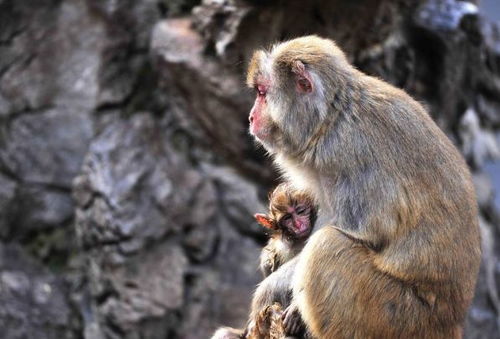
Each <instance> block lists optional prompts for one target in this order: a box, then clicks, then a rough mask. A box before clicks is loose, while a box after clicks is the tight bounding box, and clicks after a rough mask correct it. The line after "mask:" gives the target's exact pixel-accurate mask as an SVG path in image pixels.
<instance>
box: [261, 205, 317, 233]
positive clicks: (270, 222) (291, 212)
mask: <svg viewBox="0 0 500 339" xmlns="http://www.w3.org/2000/svg"><path fill="white" fill-rule="evenodd" d="M255 219H256V220H257V222H258V223H259V224H261V225H262V226H264V227H265V228H268V229H270V230H272V231H274V232H282V233H283V234H284V235H285V236H287V237H289V238H292V239H296V240H299V239H305V238H307V237H309V235H310V234H311V232H312V230H313V227H314V223H315V221H316V207H314V206H313V205H312V204H311V202H310V201H293V202H291V201H289V203H287V204H286V205H280V206H275V208H273V209H271V213H270V215H266V214H256V215H255Z"/></svg>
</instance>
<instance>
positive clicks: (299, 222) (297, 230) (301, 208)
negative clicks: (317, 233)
mask: <svg viewBox="0 0 500 339" xmlns="http://www.w3.org/2000/svg"><path fill="white" fill-rule="evenodd" d="M287 212H288V213H287V214H285V215H284V216H283V217H282V218H281V219H280V221H279V225H280V227H282V228H283V229H285V230H286V231H287V233H289V234H292V235H293V236H294V237H295V238H304V237H307V236H309V234H310V233H311V230H312V223H311V208H310V207H309V206H306V205H300V204H299V205H297V206H289V207H288V208H287Z"/></svg>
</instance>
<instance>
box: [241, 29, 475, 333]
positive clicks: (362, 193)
mask: <svg viewBox="0 0 500 339" xmlns="http://www.w3.org/2000/svg"><path fill="white" fill-rule="evenodd" d="M251 65H252V67H251V68H250V69H249V72H248V76H247V83H248V84H249V86H251V87H253V86H255V84H256V83H259V82H262V81H264V82H266V86H268V87H269V89H268V90H267V92H266V97H265V101H264V100H261V101H260V102H261V103H265V104H260V106H258V107H256V108H255V110H254V114H255V118H257V117H259V115H264V116H265V117H266V119H260V120H259V121H263V122H264V123H267V124H270V125H272V130H273V133H272V135H270V136H269V137H266V138H265V139H264V140H259V141H260V142H261V143H262V144H263V145H264V147H265V148H266V149H267V150H268V151H269V152H270V153H271V154H273V155H274V157H275V159H276V162H277V164H278V165H279V166H280V168H281V169H282V171H283V173H284V175H285V176H286V177H287V178H288V180H289V182H290V183H291V184H293V185H295V186H297V187H300V188H305V189H307V190H308V191H311V192H313V193H314V195H315V197H316V199H317V200H318V201H319V203H320V207H321V208H322V210H323V212H324V213H325V215H326V216H327V217H328V218H329V220H330V221H331V223H332V224H333V225H335V227H333V226H326V227H324V228H323V229H321V230H319V231H318V232H316V233H315V234H313V235H312V236H311V238H310V239H309V241H308V243H307V244H306V246H305V248H304V250H303V251H302V252H301V253H300V255H299V256H298V257H297V261H298V263H297V265H296V267H293V268H289V269H288V271H282V272H280V270H278V271H276V272H275V273H273V274H272V275H271V276H273V275H275V277H274V278H273V279H274V281H275V282H274V283H273V284H272V287H273V288H275V287H277V286H280V284H279V283H278V282H279V281H280V280H281V279H286V278H287V276H289V275H290V274H292V275H293V292H294V300H293V302H294V303H296V304H297V306H298V308H299V310H300V313H301V314H302V317H303V319H304V320H305V322H306V324H307V326H308V327H309V329H310V331H311V332H312V333H313V335H314V336H315V337H318V338H328V339H330V338H460V337H461V332H462V324H463V322H464V318H465V315H466V311H467V308H468V306H469V305H470V303H471V300H472V297H473V294H474V286H475V282H476V278H477V272H478V269H479V262H480V241H479V231H478V216H477V214H478V211H477V206H476V201H475V195H474V190H473V186H472V181H471V177H470V173H469V171H468V169H467V166H466V164H465V162H464V160H463V159H462V157H461V155H460V154H459V152H458V151H457V150H456V148H455V147H454V146H453V145H452V143H451V142H450V141H449V140H448V138H447V137H446V136H445V135H444V134H443V132H442V131H441V130H440V129H439V128H438V127H437V125H436V124H435V123H434V122H433V121H432V119H431V118H430V117H429V115H428V114H427V112H426V111H425V110H424V108H423V107H422V106H421V105H420V104H418V103H417V102H416V101H415V100H413V99H412V98H411V97H410V96H408V95H407V94H406V93H405V92H404V91H402V90H400V89H397V88H394V87H393V86H391V85H389V84H387V83H385V82H383V81H381V80H379V79H376V78H373V77H370V76H367V75H365V74H363V73H361V72H359V71H358V70H356V69H355V68H354V67H352V66H351V65H350V64H349V63H348V62H347V60H346V58H345V56H344V54H343V53H342V51H341V50H340V49H339V48H338V47H337V46H336V45H335V44H334V43H333V42H332V41H330V40H326V39H321V38H318V37H315V36H310V37H304V38H299V39H295V40H291V41H288V42H285V43H282V44H279V45H277V46H275V47H274V48H272V49H271V50H270V51H260V52H257V53H256V54H255V55H254V58H253V60H252V62H251ZM297 65H299V66H297ZM298 79H300V80H301V81H304V80H303V79H310V80H311V82H312V89H313V90H312V91H311V92H310V93H309V92H305V93H304V92H302V93H301V92H297V83H298ZM277 93H279V95H277ZM261 124H262V123H261ZM325 125H326V127H325ZM264 127H267V126H264ZM263 135H264V136H266V134H263ZM280 274H281V275H282V276H281V277H278V275H280ZM271 276H270V277H271ZM259 293H263V291H262V289H258V290H257V291H256V294H255V298H254V303H257V304H259V306H261V307H262V306H265V305H266V303H268V305H269V300H272V299H273V297H272V296H271V297H270V296H269V295H265V296H264V297H263V296H262V295H260V294H259ZM266 293H269V291H267V292H266ZM277 293H278V294H279V292H277Z"/></svg>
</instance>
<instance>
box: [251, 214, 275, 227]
mask: <svg viewBox="0 0 500 339" xmlns="http://www.w3.org/2000/svg"><path fill="white" fill-rule="evenodd" d="M254 217H255V220H257V222H258V223H259V224H260V225H261V226H264V227H265V228H269V229H271V230H274V229H275V227H274V222H273V221H272V220H271V218H269V217H268V216H267V215H265V214H261V213H257V214H255V215H254Z"/></svg>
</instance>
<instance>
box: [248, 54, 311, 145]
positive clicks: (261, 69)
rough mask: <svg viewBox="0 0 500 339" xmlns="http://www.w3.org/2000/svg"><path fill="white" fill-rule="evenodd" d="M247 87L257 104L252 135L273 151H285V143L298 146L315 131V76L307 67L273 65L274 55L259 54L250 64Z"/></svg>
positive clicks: (252, 121)
mask: <svg viewBox="0 0 500 339" xmlns="http://www.w3.org/2000/svg"><path fill="white" fill-rule="evenodd" d="M247 84H248V86H249V87H252V88H253V89H254V90H255V93H256V94H255V102H254V105H253V107H252V109H251V111H250V116H249V121H250V133H251V134H252V135H253V136H254V137H255V138H256V139H257V140H258V141H259V142H260V143H262V144H263V145H264V147H265V148H266V149H267V150H268V151H270V152H271V153H273V152H274V150H276V149H282V148H283V145H282V144H283V142H286V141H287V140H288V141H290V140H294V139H296V140H295V144H299V143H301V142H302V140H301V139H302V138H307V134H308V133H309V132H310V131H312V130H313V129H314V128H313V127H312V125H314V124H316V123H317V122H316V117H315V116H318V114H313V116H312V117H310V116H309V115H310V114H308V112H310V111H314V110H315V109H314V108H312V106H311V104H314V103H315V99H314V98H315V96H316V93H315V88H314V86H313V79H312V74H311V73H310V72H308V71H307V70H306V68H305V65H304V64H303V63H302V62H300V61H296V62H294V64H293V66H292V67H288V68H286V69H284V68H283V67H279V66H277V65H275V64H274V61H273V58H272V55H270V54H266V53H264V52H262V53H257V54H256V55H255V56H254V58H253V59H252V61H251V64H250V68H249V74H248V79H247Z"/></svg>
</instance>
